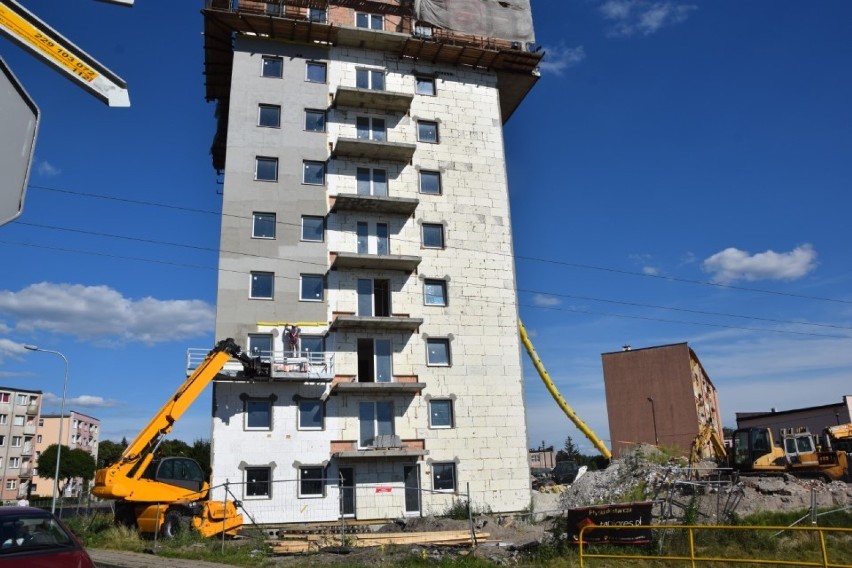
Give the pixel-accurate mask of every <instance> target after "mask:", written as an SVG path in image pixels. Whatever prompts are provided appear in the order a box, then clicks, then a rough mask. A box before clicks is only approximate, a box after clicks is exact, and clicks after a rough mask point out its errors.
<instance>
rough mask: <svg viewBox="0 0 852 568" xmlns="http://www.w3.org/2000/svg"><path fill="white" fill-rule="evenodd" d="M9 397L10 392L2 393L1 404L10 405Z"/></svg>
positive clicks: (0, 394)
mask: <svg viewBox="0 0 852 568" xmlns="http://www.w3.org/2000/svg"><path fill="white" fill-rule="evenodd" d="M9 396H10V393H8V392H0V404H3V403H5V404H9Z"/></svg>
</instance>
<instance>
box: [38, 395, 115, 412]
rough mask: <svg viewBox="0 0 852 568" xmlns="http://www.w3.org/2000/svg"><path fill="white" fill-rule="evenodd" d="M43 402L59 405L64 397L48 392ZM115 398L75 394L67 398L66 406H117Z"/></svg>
mask: <svg viewBox="0 0 852 568" xmlns="http://www.w3.org/2000/svg"><path fill="white" fill-rule="evenodd" d="M41 399H42V402H43V403H44V404H47V405H51V406H59V405H60V404H62V397H61V396H57V395H55V394H53V393H52V392H46V393H44V394H43V395H42V397H41ZM116 404H118V403H116V402H115V401H114V400H107V399H105V398H104V397H102V396H94V395H89V394H84V395H80V396H75V397H73V398H69V399H66V401H65V408H72V407H85V408H110V407H112V406H116Z"/></svg>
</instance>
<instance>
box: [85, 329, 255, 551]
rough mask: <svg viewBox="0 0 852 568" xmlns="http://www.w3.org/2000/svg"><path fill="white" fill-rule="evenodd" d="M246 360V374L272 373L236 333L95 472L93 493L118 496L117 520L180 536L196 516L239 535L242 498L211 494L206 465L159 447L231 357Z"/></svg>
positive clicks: (211, 531) (212, 528)
mask: <svg viewBox="0 0 852 568" xmlns="http://www.w3.org/2000/svg"><path fill="white" fill-rule="evenodd" d="M232 358H233V359H236V360H238V361H240V362H241V363H242V365H243V372H244V376H245V377H246V378H254V377H264V376H269V371H270V369H269V364H268V363H263V362H261V360H260V358H252V357H249V356H248V355H246V354H245V353H243V351H242V349H241V348H240V346H239V345H237V344H236V343H235V342H234V340H233V339H230V338H229V339H223V340H222V341H220V342H219V343H217V344H216V346H215V347H214V348H213V349H212V350H211V351H210V352H209V353H208V354H207V357H206V358H205V359H204V361H203V362H202V363H201V364H200V365H199V366H198V367H197V368H196V369H195V371H194V372H193V373H192V374H191V375H190V376H189V377H188V378H187V379H186V381H184V383H183V384H182V385H181V386H180V387H179V388H178V389H177V391H176V392H175V393H174V394H173V395H172V397H171V398H169V400H168V401H166V403H165V404H164V405H163V407H162V408H161V409H160V411H159V412H157V414H155V415H154V417H153V418H152V419H151V421H150V422H149V423H148V425H147V426H146V427H145V428H143V429H142V431H141V432H139V434H138V435H137V436H136V438H135V439H134V440H133V441H132V442H131V443H130V444H129V445H128V446H127V448H126V449H125V450H124V452H123V453H122V454H121V457H120V458H119V459H118V461H117V462H116V463H114V464H112V465H110V466H109V467H106V468H103V469H100V470H98V471H97V472H96V473H95V486H94V488H93V489H92V493H93V494H94V495H96V496H98V497H101V498H103V499H115V500H116V503H115V519H116V522H119V523H122V524H125V525H128V526H133V527H136V528H137V529H138V530H139V532H141V533H146V534H157V533H159V534H161V535H162V536H163V537H165V538H171V537H174V536H176V535H177V534H178V533H179V532H180V531H181V530H183V527H185V526H186V522H185V521H186V518H187V517H191V522H192V527H193V528H194V529H195V530H196V531H197V532H198V533H199V534H200V535H202V536H205V537H209V536H214V535H218V534H222V533H223V532H224V533H225V534H227V535H230V536H234V535H236V533H237V530H238V529H239V528H240V526H242V524H243V517H242V515H240V514H239V513H238V512H237V506H238V505H239V503H238V502H234V501H230V500H224V501H211V500H209V499H208V491H209V489H210V486H209V484H208V482H207V479H206V475H205V473H204V472H203V471H202V469H201V466H200V465H199V464H198V462H196V461H195V460H193V459H191V458H186V457H161V456H158V455H157V454H158V449H159V447H160V444H161V443H162V442H163V440H164V439H165V437H166V436H167V435H168V434H169V432H171V431H172V428H173V426H174V424H175V422H176V421H177V420H178V419H180V417H181V416H183V414H184V412H186V410H187V408H189V406H190V405H191V404H192V403H193V402H194V401H195V399H196V398H198V395H199V394H201V392H202V391H203V390H204V389H205V387H206V386H207V385H208V384H209V383H210V381H212V380H213V378H214V377H215V376H216V375H217V374H218V373H219V371H221V370H222V368H223V367H224V366H225V364H226V363H227V362H228V361H230V360H231V359H232Z"/></svg>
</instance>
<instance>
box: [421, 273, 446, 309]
mask: <svg viewBox="0 0 852 568" xmlns="http://www.w3.org/2000/svg"><path fill="white" fill-rule="evenodd" d="M423 303H424V304H426V305H427V306H446V305H447V281H446V280H438V279H433V278H426V279H425V280H423Z"/></svg>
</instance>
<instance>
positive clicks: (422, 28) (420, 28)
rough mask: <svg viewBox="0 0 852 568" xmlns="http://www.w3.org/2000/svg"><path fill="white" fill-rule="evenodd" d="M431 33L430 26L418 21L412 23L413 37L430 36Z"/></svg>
mask: <svg viewBox="0 0 852 568" xmlns="http://www.w3.org/2000/svg"><path fill="white" fill-rule="evenodd" d="M433 34H434V30H433V29H432V26H427V25H425V24H421V23H419V22H418V23H417V24H415V25H414V37H419V38H430V37H432V35H433Z"/></svg>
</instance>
